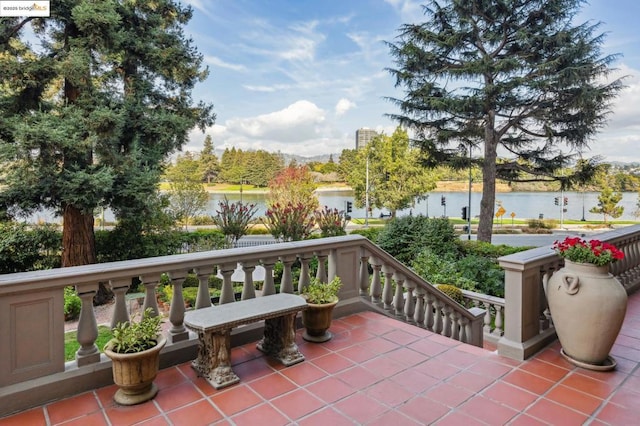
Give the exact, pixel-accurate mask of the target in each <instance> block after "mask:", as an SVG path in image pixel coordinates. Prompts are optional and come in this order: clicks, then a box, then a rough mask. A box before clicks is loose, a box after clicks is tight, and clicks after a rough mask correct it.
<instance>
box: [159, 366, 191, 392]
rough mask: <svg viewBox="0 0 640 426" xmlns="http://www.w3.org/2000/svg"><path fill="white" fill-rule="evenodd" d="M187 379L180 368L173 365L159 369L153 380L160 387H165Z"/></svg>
mask: <svg viewBox="0 0 640 426" xmlns="http://www.w3.org/2000/svg"><path fill="white" fill-rule="evenodd" d="M186 381H187V377H186V376H185V375H184V374H182V372H181V371H180V369H178V368H176V367H171V368H166V369H164V370H160V371H158V376H157V377H156V379H155V380H154V381H153V382H154V383H155V384H156V386H158V389H164V388H170V387H172V386H175V385H177V384H179V383H184V382H186Z"/></svg>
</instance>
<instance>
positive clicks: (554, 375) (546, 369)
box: [520, 358, 570, 382]
mask: <svg viewBox="0 0 640 426" xmlns="http://www.w3.org/2000/svg"><path fill="white" fill-rule="evenodd" d="M520 369H522V370H524V371H526V372H528V373H531V374H535V375H536V376H540V377H543V378H545V379H548V380H551V381H553V382H557V381H559V380H561V379H562V378H563V377H565V376H567V375H568V374H569V373H570V371H569V370H567V369H566V368H561V367H558V366H555V365H553V364H551V363H548V362H545V361H540V360H538V359H535V358H534V359H530V360H527V361H525V362H523V363H522V364H520Z"/></svg>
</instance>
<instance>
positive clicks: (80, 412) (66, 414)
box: [46, 392, 100, 424]
mask: <svg viewBox="0 0 640 426" xmlns="http://www.w3.org/2000/svg"><path fill="white" fill-rule="evenodd" d="M46 409H47V413H48V415H49V420H50V421H51V423H53V424H56V423H62V422H63V421H67V420H71V419H74V418H76V417H81V416H84V415H86V414H91V413H93V412H95V411H98V410H100V405H99V404H98V400H97V399H96V396H95V395H94V393H93V392H86V393H83V394H80V395H78V396H74V397H71V398H68V399H63V400H62V401H58V402H53V403H51V404H49V405H47V407H46Z"/></svg>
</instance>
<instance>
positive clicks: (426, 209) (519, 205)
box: [207, 191, 638, 222]
mask: <svg viewBox="0 0 640 426" xmlns="http://www.w3.org/2000/svg"><path fill="white" fill-rule="evenodd" d="M598 195H599V193H598V192H584V193H582V192H565V193H564V196H565V197H567V201H568V204H567V206H566V207H565V208H566V212H565V213H564V218H565V219H571V220H580V219H582V213H583V205H584V218H585V220H602V219H603V217H602V215H600V214H595V213H589V210H590V209H591V208H592V207H595V206H597V204H598ZM443 196H444V197H445V199H446V206H442V205H441V198H442V197H443ZM223 197H224V195H221V194H212V195H211V199H210V201H209V205H208V208H207V210H208V212H209V214H215V210H216V208H217V207H218V201H219V200H221V199H223ZM555 197H560V193H559V192H505V193H498V194H496V202H501V204H502V206H503V207H504V209H505V210H506V212H505V214H504V216H503V221H505V222H507V221H509V220H511V213H515V218H538V217H539V216H540V215H543V217H544V218H545V219H551V218H554V219H558V220H559V219H560V215H561V208H562V207H561V206H556V205H555V204H554V198H555ZM227 198H228V199H229V200H232V201H239V200H240V195H239V194H233V195H232V194H227ZM481 198H482V194H481V193H479V192H472V193H471V215H472V216H474V217H475V216H477V215H478V214H479V212H480V200H481ZM318 200H319V201H320V206H328V207H330V208H337V209H340V210H344V209H345V208H346V203H347V201H353V193H352V192H350V191H322V192H318ZM242 201H243V202H245V203H246V202H251V203H256V204H257V205H258V206H259V212H258V215H264V212H265V195H264V194H243V197H242ZM637 202H638V193H637V192H626V193H623V197H622V201H621V202H620V203H618V204H619V205H620V206H623V207H624V213H623V215H622V217H620V218H619V219H618V220H635V219H636V218H635V217H634V212H635V211H636V210H637V209H638V207H637V206H636V204H637ZM467 204H469V193H468V192H431V193H429V194H428V198H426V199H422V200H416V202H415V203H414V206H413V207H411V208H408V209H405V210H402V211H399V212H398V216H406V215H409V214H422V215H428V216H443V215H446V216H450V217H460V216H461V210H462V207H463V206H466V205H467ZM496 210H497V208H496ZM380 213H385V214H387V213H389V212H388V211H386V210H379V209H373V211H372V217H379V216H380ZM351 216H352V217H354V218H358V217H364V216H365V209H364V208H357V207H356V206H355V204H354V205H353V212H352V213H351Z"/></svg>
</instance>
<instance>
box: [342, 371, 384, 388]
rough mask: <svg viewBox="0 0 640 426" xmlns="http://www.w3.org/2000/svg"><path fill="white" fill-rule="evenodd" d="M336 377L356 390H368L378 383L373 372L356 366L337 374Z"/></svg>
mask: <svg viewBox="0 0 640 426" xmlns="http://www.w3.org/2000/svg"><path fill="white" fill-rule="evenodd" d="M334 377H336V378H338V379H340V380H342V381H343V382H345V383H346V384H348V385H351V386H353V387H355V388H359V389H362V388H366V387H368V386H370V385H372V384H373V383H376V382H377V381H378V380H380V379H378V377H377V376H376V375H374V374H373V373H372V372H370V371H368V370H366V369H364V368H362V367H360V366H356V367H353V368H349V369H348V370H344V371H341V372H340V373H338V374H336V375H335V376H334Z"/></svg>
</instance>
